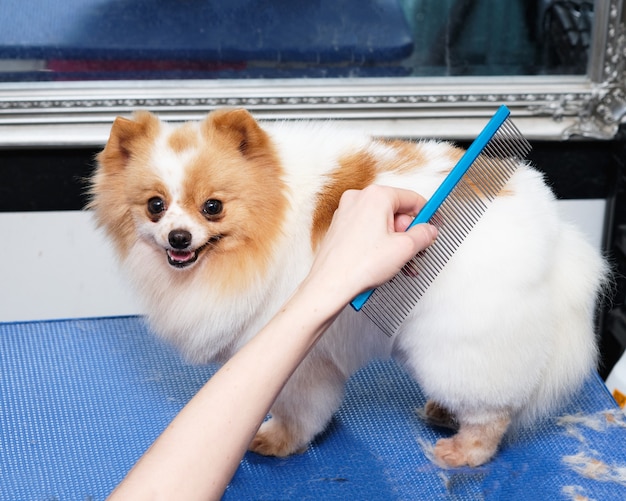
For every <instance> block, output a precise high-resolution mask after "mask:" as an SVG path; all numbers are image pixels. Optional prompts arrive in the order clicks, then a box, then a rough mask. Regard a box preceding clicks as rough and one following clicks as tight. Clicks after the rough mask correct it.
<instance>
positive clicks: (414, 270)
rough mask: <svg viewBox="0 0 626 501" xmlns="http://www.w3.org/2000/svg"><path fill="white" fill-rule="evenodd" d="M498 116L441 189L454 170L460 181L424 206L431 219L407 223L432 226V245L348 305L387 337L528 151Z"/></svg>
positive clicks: (503, 110)
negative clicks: (434, 238)
mask: <svg viewBox="0 0 626 501" xmlns="http://www.w3.org/2000/svg"><path fill="white" fill-rule="evenodd" d="M498 113H500V114H505V119H502V118H499V120H502V122H501V123H498V124H497V125H496V128H495V130H494V131H492V132H487V137H485V130H487V129H488V127H489V125H491V126H492V127H494V125H493V124H492V122H490V124H488V126H487V127H485V130H484V131H483V133H481V136H479V137H478V138H477V139H476V141H474V143H473V144H472V146H470V148H468V151H467V152H466V154H465V155H468V154H469V155H470V158H466V156H465V155H464V157H463V158H462V159H461V160H460V161H459V163H458V164H457V165H456V166H455V168H454V169H453V170H452V171H451V172H450V174H449V175H448V176H447V178H446V180H445V181H444V183H442V187H443V186H444V185H445V183H446V182H450V178H451V177H453V176H455V175H456V176H459V171H458V170H457V169H462V170H463V172H461V177H460V178H459V179H458V180H457V181H455V182H454V184H453V186H452V187H451V188H450V189H449V191H448V192H447V193H445V192H444V193H443V194H442V193H440V191H441V189H442V187H440V188H439V189H438V191H436V192H435V194H434V195H433V197H432V198H431V199H430V200H429V202H428V204H427V205H426V206H424V209H422V212H425V209H427V206H428V205H429V204H430V205H431V207H430V208H429V209H427V211H428V210H430V211H431V212H432V214H426V215H423V214H422V212H420V214H418V216H417V217H416V218H415V221H414V222H413V223H412V224H417V223H422V222H429V223H431V224H433V225H435V226H437V228H438V230H439V235H438V237H437V239H436V240H435V242H434V243H433V244H432V245H431V246H429V247H427V248H426V249H424V250H423V251H422V252H420V253H419V254H417V255H416V256H415V257H414V258H413V259H411V261H409V262H408V263H407V264H406V265H405V266H404V267H403V268H402V270H401V271H400V273H398V274H397V275H396V276H395V277H394V278H392V279H391V280H390V281H389V282H387V283H385V284H384V285H382V286H380V287H378V288H377V289H374V290H373V291H369V292H368V293H364V294H365V295H366V296H367V297H365V299H364V301H363V300H361V302H360V303H359V301H358V300H359V298H356V299H355V301H353V303H352V304H353V306H354V307H355V309H360V310H361V311H363V313H365V315H366V316H367V317H368V318H369V319H370V320H371V321H372V322H373V323H374V324H375V325H377V326H378V328H380V329H381V330H382V331H383V332H384V333H385V334H387V335H388V336H392V335H393V334H395V332H397V330H398V329H399V328H400V326H401V324H402V322H403V321H404V320H405V319H406V317H407V316H408V315H409V314H410V313H411V310H412V309H413V307H414V306H415V305H416V304H417V302H418V301H419V300H420V299H421V298H422V296H423V295H424V294H425V293H426V291H427V289H428V287H429V286H430V285H431V284H432V282H433V281H434V280H435V278H436V277H437V275H438V274H439V272H440V271H441V270H442V269H443V267H444V266H445V265H446V263H447V262H448V260H449V259H450V258H451V257H452V255H453V254H454V252H455V251H456V250H457V249H458V248H459V246H460V245H461V243H462V242H463V240H464V239H465V237H466V236H467V235H468V234H469V232H470V231H471V230H472V228H473V227H474V226H475V224H476V223H477V222H478V220H479V219H480V217H481V216H482V215H483V213H484V212H485V211H486V210H487V208H488V206H489V204H490V202H492V201H493V200H494V199H495V198H496V197H497V196H498V194H499V193H500V191H501V190H502V188H503V187H504V185H505V184H506V183H507V181H508V180H509V179H510V178H511V176H512V175H513V173H514V172H515V170H516V169H517V167H518V166H519V163H520V161H521V160H522V159H523V158H524V157H525V156H526V155H527V154H528V152H529V151H530V149H531V147H530V144H529V143H528V141H526V139H525V138H524V137H523V136H522V134H521V133H520V132H519V130H518V129H517V128H516V127H515V125H514V124H513V123H512V122H510V120H508V115H509V112H508V109H506V107H501V109H500V110H499V112H498ZM497 115H498V114H496V116H497ZM496 116H494V118H493V119H492V121H493V120H495V119H496ZM472 150H473V151H472ZM463 163H465V164H466V165H465V166H463V165H462V164H463ZM444 191H445V190H444ZM437 198H440V200H436V199H437ZM433 205H434V207H433ZM420 216H421V217H420ZM357 304H358V306H357Z"/></svg>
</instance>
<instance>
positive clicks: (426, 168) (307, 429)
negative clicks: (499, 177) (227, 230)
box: [92, 123, 606, 466]
mask: <svg viewBox="0 0 626 501" xmlns="http://www.w3.org/2000/svg"><path fill="white" fill-rule="evenodd" d="M187 127H188V129H189V130H188V133H189V134H191V135H196V136H197V137H198V138H199V140H200V141H206V140H207V139H206V137H205V135H203V133H202V131H201V125H200V124H196V125H192V126H189V125H188V126H187ZM174 130H176V129H175V128H174V127H172V126H169V125H165V124H160V125H159V128H158V132H155V133H153V134H154V141H152V142H151V143H150V146H149V148H148V150H149V158H146V160H145V162H144V163H147V164H149V165H147V166H146V168H149V169H151V171H152V172H153V173H155V174H156V176H158V177H159V178H160V179H161V180H162V182H163V183H164V184H165V185H166V186H167V189H168V190H169V191H170V195H171V203H170V205H169V208H168V210H167V212H166V213H165V215H164V216H163V217H162V219H160V220H159V221H158V222H153V221H150V220H149V219H147V218H141V217H139V216H137V215H132V216H131V215H130V214H131V212H130V211H128V216H127V217H129V218H132V227H133V232H134V235H135V237H134V238H132V239H130V240H129V241H130V242H131V243H130V244H129V245H128V246H127V248H126V250H124V251H123V252H122V251H120V256H121V259H122V264H123V266H124V268H125V269H126V271H127V272H128V274H129V276H130V277H131V279H132V281H133V283H134V285H135V286H136V288H137V291H138V294H139V297H140V298H141V299H142V300H143V304H144V306H145V309H146V312H147V318H148V320H149V323H150V325H151V326H152V328H153V329H154V331H155V332H156V333H158V334H159V335H160V336H162V337H164V338H165V339H167V340H169V341H170V342H172V343H173V344H175V345H176V346H177V347H178V348H179V349H180V350H181V351H182V352H183V353H184V354H185V355H186V356H187V357H188V358H189V359H191V360H193V361H195V362H207V361H211V360H224V359H226V358H228V357H229V356H230V355H231V354H232V353H233V352H234V351H235V350H237V349H238V348H239V347H241V346H242V345H243V343H245V342H246V341H247V340H248V339H250V338H251V337H252V336H253V335H254V334H255V333H256V332H257V331H258V330H259V329H260V328H261V326H262V325H263V324H264V323H265V322H266V321H267V320H268V319H269V318H270V317H271V316H272V315H273V314H274V313H275V312H276V311H277V310H278V308H279V307H280V305H281V303H282V302H283V301H284V300H285V299H286V298H287V297H288V296H289V294H290V293H291V292H292V291H293V290H294V288H295V287H296V286H297V284H298V283H299V282H300V280H301V279H302V278H303V277H304V275H305V274H306V273H307V271H308V269H309V267H310V264H311V261H312V259H313V256H314V249H313V247H312V245H311V225H312V216H313V212H314V210H315V208H316V204H317V202H318V199H319V194H320V192H323V190H324V189H325V186H326V183H327V182H328V176H329V175H331V174H332V173H333V172H334V171H336V170H337V169H338V168H340V166H339V159H340V158H342V157H344V156H345V155H347V154H351V153H353V152H367V153H369V154H370V155H371V156H372V157H374V158H376V159H377V162H379V163H380V164H381V165H383V166H384V165H385V163H388V162H393V161H394V160H397V157H398V155H401V154H402V152H401V151H400V150H399V149H398V148H397V147H394V146H393V145H390V144H389V143H387V142H377V141H373V140H372V139H371V138H369V137H367V136H365V135H363V134H361V133H350V132H345V131H344V130H339V129H336V128H335V127H334V126H333V125H332V124H329V123H327V124H321V125H320V124H307V123H303V124H293V123H284V124H274V125H271V126H266V127H264V130H265V131H266V133H267V134H268V136H269V138H270V142H271V145H272V148H273V149H274V151H275V153H276V156H277V157H278V159H279V160H280V164H281V165H282V169H283V170H284V172H283V176H282V178H283V181H284V183H285V185H286V191H285V193H284V194H285V196H286V197H287V200H288V208H287V211H286V213H285V216H284V220H283V225H282V228H281V231H280V233H279V236H278V237H276V238H275V241H274V242H273V253H272V256H271V259H270V262H269V263H268V265H267V267H266V268H265V272H264V273H259V274H258V276H255V277H250V280H251V281H250V284H249V286H247V289H246V291H245V293H240V294H236V295H229V294H224V293H223V291H222V290H220V289H219V288H216V287H215V286H214V284H213V283H212V282H211V280H210V279H209V278H207V275H206V274H204V273H196V272H195V268H194V267H199V266H200V265H201V263H196V264H195V265H194V267H190V269H188V270H187V269H185V270H177V269H174V268H173V267H172V266H170V265H169V264H168V262H167V259H166V258H165V254H164V251H163V249H164V248H167V246H168V243H167V235H168V233H169V231H171V230H172V229H173V228H177V227H184V228H186V229H187V230H188V231H189V232H190V233H192V234H193V238H194V239H195V240H194V243H195V242H204V241H206V239H207V238H209V235H208V233H207V231H208V230H207V229H206V227H205V225H204V224H203V223H202V222H201V221H199V220H198V218H197V217H196V216H195V215H193V214H190V212H189V209H188V208H185V207H183V206H182V205H181V204H179V203H177V199H178V198H179V194H180V193H181V191H182V190H183V188H182V183H183V181H184V179H185V176H186V165H187V164H188V162H189V161H190V159H191V158H193V156H194V155H195V154H196V151H195V149H193V148H191V149H186V150H185V151H183V152H175V151H173V150H172V149H171V148H170V147H169V146H168V141H167V138H168V137H169V135H170V134H172V131H174ZM111 147H112V146H111ZM419 148H420V158H421V159H422V160H421V163H420V164H419V165H415V166H414V168H412V169H402V172H398V171H397V170H395V171H391V172H388V171H385V169H384V168H381V169H380V172H379V174H378V175H377V177H376V178H375V182H376V183H378V184H386V185H392V186H400V187H404V188H411V189H414V190H415V191H417V192H419V193H421V194H422V195H424V196H425V197H428V196H430V195H431V194H432V192H433V191H434V190H435V188H436V187H437V186H438V184H439V183H440V182H441V180H442V179H443V177H444V176H445V174H446V171H447V170H449V169H450V168H451V167H452V166H453V165H454V158H453V155H451V150H452V146H450V145H449V144H447V143H441V142H424V143H420V145H419ZM129 149H130V150H131V152H132V147H129ZM100 164H101V165H100V167H99V169H98V172H97V173H96V176H95V178H94V182H93V190H92V192H93V197H94V200H93V202H92V207H93V208H94V209H95V211H96V216H97V218H98V220H99V222H100V224H102V225H103V226H104V227H105V228H106V229H107V231H108V232H109V234H110V235H111V237H112V238H113V239H114V240H115V239H116V238H118V237H116V232H117V231H118V230H117V228H116V226H115V225H113V224H111V223H110V221H109V214H108V211H109V210H110V207H109V205H110V204H111V202H107V203H105V202H104V195H103V193H104V192H106V191H107V189H109V191H111V190H112V189H110V188H108V187H109V186H110V183H111V181H110V174H108V173H107V165H106V162H105V161H103V160H102V159H101V162H100ZM128 168H133V167H132V165H129V167H128ZM177 197H178V198H177ZM127 198H128V197H127ZM119 200H120V201H119V202H118V203H119V204H124V203H126V202H125V201H124V200H123V197H120V199H119ZM262 209H263V208H262V207H256V208H252V209H251V211H250V215H249V217H251V218H262V217H263V212H262ZM198 245H200V244H199V243H198ZM202 259H211V254H210V253H208V255H207V256H204V257H201V258H200V260H202ZM200 260H199V261H200ZM232 266H233V267H237V263H236V262H233V263H232ZM605 274H606V268H605V264H604V261H603V259H602V258H601V256H600V254H599V252H598V251H596V250H595V249H594V248H592V247H591V246H590V245H589V244H588V243H587V242H586V241H585V239H584V238H583V237H582V236H581V234H580V233H579V232H578V231H577V230H576V229H575V228H574V227H573V226H571V225H570V224H568V223H566V222H564V221H563V220H562V219H561V217H560V216H559V212H558V209H557V204H556V202H555V199H554V196H553V194H552V193H551V191H550V189H549V188H548V187H547V186H546V185H545V183H544V181H543V179H542V176H541V175H540V174H539V173H538V172H537V171H535V170H533V169H532V168H531V167H529V166H527V165H522V166H520V168H519V170H518V171H517V172H516V174H514V176H513V178H512V179H511V181H510V182H509V183H508V185H507V187H506V188H505V193H504V194H503V195H502V196H500V197H498V198H497V199H496V200H495V201H494V203H493V204H492V205H491V206H490V207H489V209H488V210H487V212H486V213H485V215H484V216H483V217H482V219H481V220H480V221H479V223H478V224H477V225H476V227H475V228H474V230H473V231H472V232H471V233H470V234H469V236H468V237H467V239H466V240H465V242H464V243H463V245H462V246H461V247H460V249H459V250H458V251H457V252H456V254H455V255H454V256H453V257H452V259H451V260H450V261H449V263H448V264H447V266H446V267H445V268H444V270H443V271H442V272H441V274H440V275H439V277H438V278H437V279H436V280H435V282H434V283H433V284H432V286H431V287H430V289H429V291H428V292H427V294H426V295H425V296H424V297H423V298H422V300H421V301H420V302H419V303H418V305H417V306H416V307H415V309H414V311H413V313H412V314H411V315H410V317H409V318H408V319H407V320H406V322H405V323H404V325H403V327H402V328H401V331H400V332H399V333H398V334H397V335H396V336H395V337H393V338H392V339H388V338H387V337H386V336H385V335H383V334H382V333H380V332H379V331H377V329H376V328H375V327H374V326H373V325H372V324H371V323H370V322H369V321H368V319H367V318H366V317H365V316H364V315H362V314H358V313H356V312H354V311H353V310H352V309H351V308H350V307H347V308H346V309H345V311H344V312H343V313H342V315H341V316H340V317H339V318H338V319H337V321H336V322H335V323H334V324H333V325H332V326H331V328H330V329H329V331H328V332H327V333H326V335H325V336H324V337H323V338H322V340H321V341H320V342H319V344H318V345H317V347H316V348H315V349H314V350H313V352H312V353H311V354H310V356H309V357H308V358H307V360H306V361H305V362H304V363H303V365H302V366H301V367H300V368H299V369H298V370H297V372H296V374H295V375H294V377H293V378H292V379H291V380H290V381H289V383H288V384H287V386H286V387H285V389H284V390H283V392H282V393H281V394H280V396H279V398H278V400H277V402H276V404H275V405H274V407H273V409H272V415H273V418H272V419H271V420H269V421H267V422H266V423H265V424H264V425H263V426H262V427H261V430H260V431H259V434H258V435H257V438H256V439H255V441H254V442H253V444H252V446H251V448H252V449H253V450H256V451H258V452H261V453H266V454H276V455H287V454H291V453H293V452H296V451H299V450H301V449H303V448H305V447H306V446H307V444H308V443H309V441H310V440H312V439H313V438H314V437H315V436H316V435H317V434H318V433H320V432H321V431H322V430H323V429H324V427H325V426H326V424H327V423H328V421H329V419H330V418H331V416H332V414H333V413H334V412H335V410H336V409H337V408H338V406H339V405H340V403H341V400H342V395H343V385H344V383H345V380H346V379H347V378H348V377H349V376H350V375H351V374H352V373H353V372H354V371H355V370H357V369H359V368H360V367H362V366H363V365H365V364H366V363H367V362H368V361H369V360H371V359H373V358H383V359H385V358H388V357H394V358H396V359H397V360H398V361H400V363H401V364H403V365H404V367H406V369H407V370H408V371H409V372H410V373H411V374H412V375H413V376H414V377H415V379H416V380H417V381H418V383H419V384H420V385H421V387H422V388H423V390H424V392H425V393H426V394H427V395H428V397H429V399H430V400H431V401H432V402H433V403H434V408H435V413H436V412H443V413H444V414H445V415H446V416H450V417H451V418H454V420H455V422H456V423H458V425H459V427H460V431H459V434H458V435H457V436H456V438H455V439H450V440H448V441H441V443H439V444H438V445H437V447H436V448H435V456H436V458H437V459H438V461H439V462H441V463H442V464H445V465H450V466H457V465H461V464H470V465H476V464H480V463H483V462H485V461H487V460H488V459H489V458H490V457H491V456H492V454H493V453H494V451H495V450H496V448H497V446H498V443H499V442H500V439H501V438H502V435H503V434H504V433H505V432H506V430H507V429H510V426H517V425H529V424H531V423H532V422H533V421H534V420H535V419H537V418H539V417H541V416H544V415H546V413H549V412H551V411H553V410H554V409H555V407H556V406H557V405H559V404H560V403H562V401H563V399H564V398H567V397H568V395H570V394H571V393H572V392H574V391H575V390H576V389H577V388H578V387H579V386H580V384H581V383H582V381H583V379H584V378H585V377H586V376H587V375H588V374H589V373H590V372H591V371H592V370H593V369H594V367H595V363H596V357H597V353H596V345H595V335H594V309H595V304H596V299H597V295H598V293H599V291H600V288H601V284H602V281H603V277H604V276H605ZM431 410H432V409H431ZM494 430H495V431H494ZM477 443H478V445H476V444H477ZM472 444H473V445H472Z"/></svg>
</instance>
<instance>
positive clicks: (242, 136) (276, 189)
mask: <svg viewBox="0 0 626 501" xmlns="http://www.w3.org/2000/svg"><path fill="white" fill-rule="evenodd" d="M202 131H203V135H204V139H205V140H204V141H203V142H202V144H201V145H200V147H199V149H198V155H197V156H196V158H195V159H194V160H193V162H192V163H191V164H190V165H189V166H188V167H187V175H186V177H185V184H184V188H183V192H184V194H185V195H184V200H183V204H184V206H185V207H186V209H187V210H188V211H189V212H195V213H196V214H198V217H201V216H200V211H201V207H202V205H203V204H204V202H205V201H206V200H208V199H211V198H215V199H218V200H221V201H222V203H223V205H224V209H223V213H222V214H221V215H220V217H219V218H218V219H217V220H215V221H204V224H206V225H209V227H210V232H211V234H213V235H221V236H223V238H222V239H221V240H220V241H219V242H218V243H217V244H216V246H215V248H214V249H213V250H211V251H210V252H211V255H210V256H208V259H206V260H204V261H203V263H202V265H203V266H204V271H205V272H206V273H208V274H210V277H211V280H212V281H213V282H214V283H215V282H217V283H216V286H219V287H221V290H223V291H224V292H231V293H233V294H235V293H237V292H239V290H240V289H241V288H243V289H246V288H248V287H250V283H251V282H252V281H253V280H254V279H256V278H258V277H262V276H263V274H264V272H265V270H266V269H267V266H268V265H269V264H270V262H271V260H272V258H273V256H274V244H275V242H276V241H277V240H278V239H279V238H280V233H281V231H282V224H283V221H284V214H285V211H286V209H287V199H286V197H285V187H284V183H283V181H282V176H283V169H282V166H281V164H280V161H279V159H278V156H277V155H276V153H275V151H274V150H273V148H272V146H271V143H270V140H269V137H268V136H267V134H266V133H265V132H264V131H263V130H262V129H261V128H260V127H259V125H258V124H257V122H256V121H255V120H254V119H253V118H252V116H251V115H250V114H249V113H247V112H246V111H244V110H226V111H225V110H220V111H218V112H214V113H212V114H211V115H209V116H208V118H207V120H206V121H205V123H204V124H203V126H202Z"/></svg>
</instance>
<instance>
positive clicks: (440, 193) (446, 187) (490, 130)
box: [350, 105, 511, 311]
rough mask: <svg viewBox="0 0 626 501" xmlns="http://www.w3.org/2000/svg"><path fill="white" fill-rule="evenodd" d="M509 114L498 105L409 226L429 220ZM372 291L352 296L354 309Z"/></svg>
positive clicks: (357, 309)
mask: <svg viewBox="0 0 626 501" xmlns="http://www.w3.org/2000/svg"><path fill="white" fill-rule="evenodd" d="M510 114H511V112H510V111H509V109H508V108H507V107H506V106H504V105H502V106H500V108H499V109H498V111H496V113H495V114H494V115H493V117H492V118H491V120H489V123H487V125H486V126H485V128H484V129H483V130H482V131H481V132H480V134H479V135H478V137H477V138H476V139H475V140H474V142H472V144H471V145H470V147H469V148H468V149H467V151H466V152H465V154H464V155H463V156H462V157H461V159H460V160H459V161H458V163H457V164H456V165H455V166H454V169H452V171H451V172H450V174H448V176H447V177H446V178H445V179H444V180H443V182H442V183H441V185H440V186H439V188H437V190H436V191H435V193H433V195H432V197H430V199H429V200H428V202H426V204H425V205H424V207H422V210H420V212H419V214H418V215H417V216H415V219H413V221H412V222H411V224H410V225H409V228H411V227H412V226H415V225H416V224H421V223H427V222H428V221H430V219H431V218H432V217H433V215H434V214H435V212H436V211H437V209H438V208H439V207H440V206H441V204H442V203H443V201H444V200H445V199H446V197H447V196H448V195H449V194H450V192H451V191H452V190H453V189H454V187H455V186H456V185H457V184H458V182H459V181H460V180H461V178H462V177H463V176H464V175H465V173H466V172H467V170H468V169H469V168H470V167H471V165H472V164H473V163H474V161H475V160H476V158H478V155H480V153H481V152H482V151H483V149H484V148H485V146H486V145H487V143H488V142H489V141H490V140H491V138H492V137H493V135H494V134H495V133H496V132H497V131H498V129H499V128H500V126H501V125H502V124H503V123H504V121H505V120H506V119H507V118H508V117H509V115H510ZM407 229H408V228H407ZM373 292H374V290H373V289H372V290H369V291H365V292H362V293H361V294H359V295H358V296H357V297H356V298H354V299H353V300H352V301H351V302H350V304H351V305H352V307H353V308H354V309H355V310H356V311H359V310H360V309H361V308H362V307H363V305H364V304H365V302H366V301H367V300H368V299H369V297H370V296H371V295H372V294H373Z"/></svg>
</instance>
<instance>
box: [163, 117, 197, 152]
mask: <svg viewBox="0 0 626 501" xmlns="http://www.w3.org/2000/svg"><path fill="white" fill-rule="evenodd" d="M198 142H199V138H198V135H197V134H196V133H195V131H194V130H193V124H190V123H187V124H184V125H182V126H180V127H179V128H178V129H175V130H174V131H173V132H172V133H171V134H170V136H169V137H168V138H167V144H168V145H169V147H170V148H171V149H172V151H174V152H175V153H182V152H183V151H185V150H190V149H191V148H196V147H197V146H198Z"/></svg>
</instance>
